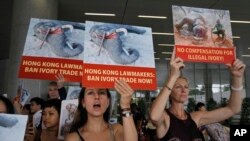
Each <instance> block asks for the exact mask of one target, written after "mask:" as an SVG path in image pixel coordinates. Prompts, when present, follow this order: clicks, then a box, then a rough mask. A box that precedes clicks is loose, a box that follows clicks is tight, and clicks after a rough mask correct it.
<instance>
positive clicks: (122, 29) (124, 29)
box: [115, 28, 128, 36]
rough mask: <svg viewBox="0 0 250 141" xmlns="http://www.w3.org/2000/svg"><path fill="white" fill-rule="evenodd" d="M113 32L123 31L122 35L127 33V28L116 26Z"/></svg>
mask: <svg viewBox="0 0 250 141" xmlns="http://www.w3.org/2000/svg"><path fill="white" fill-rule="evenodd" d="M115 32H123V33H124V36H127V35H128V30H127V29H126V28H118V29H116V30H115Z"/></svg>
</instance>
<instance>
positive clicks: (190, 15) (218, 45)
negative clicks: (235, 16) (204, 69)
mask: <svg viewBox="0 0 250 141" xmlns="http://www.w3.org/2000/svg"><path fill="white" fill-rule="evenodd" d="M172 12H173V26H174V27H173V28H174V39H175V47H176V56H177V57H180V58H182V59H183V60H184V61H189V62H207V63H232V62H233V61H234V60H235V58H236V55H235V54H236V53H235V50H236V49H235V47H234V45H233V39H232V30H231V23H230V14H229V11H228V10H215V9H203V8H194V7H185V6H172Z"/></svg>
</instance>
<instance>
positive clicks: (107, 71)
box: [82, 64, 157, 90]
mask: <svg viewBox="0 0 250 141" xmlns="http://www.w3.org/2000/svg"><path fill="white" fill-rule="evenodd" d="M83 73H84V75H83V77H82V84H83V86H84V87H99V88H114V81H115V80H116V79H124V80H125V81H127V82H128V83H129V84H130V86H131V87H132V88H133V89H137V90H155V89H156V87H157V81H156V70H155V68H143V67H129V66H112V67H111V66H108V65H98V64H84V70H83Z"/></svg>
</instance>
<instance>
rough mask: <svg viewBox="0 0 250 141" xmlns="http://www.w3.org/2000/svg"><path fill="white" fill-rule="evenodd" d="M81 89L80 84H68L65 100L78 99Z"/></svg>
mask: <svg viewBox="0 0 250 141" xmlns="http://www.w3.org/2000/svg"><path fill="white" fill-rule="evenodd" d="M80 91H81V87H80V86H69V88H68V93H67V98H66V99H67V100H72V99H78V97H79V94H80Z"/></svg>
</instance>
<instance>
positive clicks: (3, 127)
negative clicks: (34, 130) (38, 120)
mask: <svg viewBox="0 0 250 141" xmlns="http://www.w3.org/2000/svg"><path fill="white" fill-rule="evenodd" d="M27 120H28V116H27V115H16V114H0V139H1V141H23V140H24V134H25V129H26V124H27Z"/></svg>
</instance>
